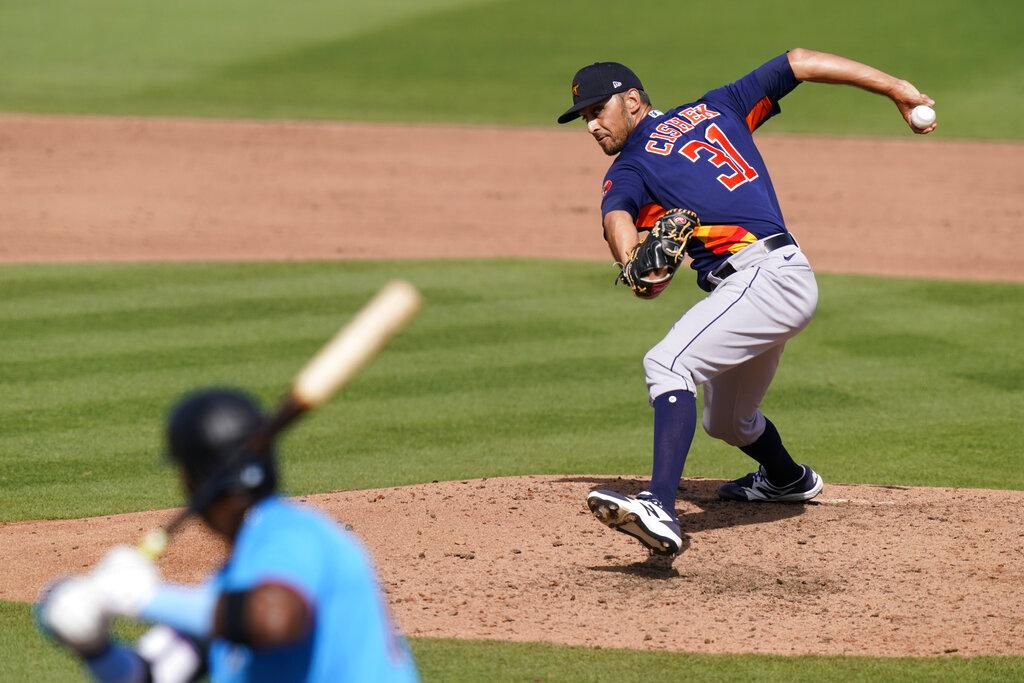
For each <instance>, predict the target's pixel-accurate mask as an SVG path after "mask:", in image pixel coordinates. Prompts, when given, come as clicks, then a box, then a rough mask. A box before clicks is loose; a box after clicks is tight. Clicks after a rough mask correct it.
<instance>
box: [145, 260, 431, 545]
mask: <svg viewBox="0 0 1024 683" xmlns="http://www.w3.org/2000/svg"><path fill="white" fill-rule="evenodd" d="M422 304H423V297H422V296H421V295H420V293H419V291H418V290H417V289H416V288H415V287H414V286H412V285H411V284H409V283H408V282H406V281H404V280H394V281H392V282H390V283H388V284H387V285H385V286H384V287H383V288H382V289H381V290H380V291H379V292H377V294H376V296H374V297H373V299H371V300H370V302H369V303H367V304H366V305H365V306H364V307H363V308H362V310H360V311H359V313H357V314H356V316H355V317H354V318H353V319H352V320H351V321H350V322H349V323H348V324H346V325H345V326H343V327H342V328H341V329H340V330H338V332H337V333H336V334H335V335H334V336H333V337H332V338H331V339H330V340H329V341H328V342H327V343H326V344H324V346H323V347H321V349H320V350H319V351H318V352H317V354H316V355H315V356H313V358H312V359H310V361H309V362H308V363H306V365H305V367H303V368H302V370H301V371H300V372H299V374H298V375H296V376H295V380H294V381H293V382H292V386H291V390H290V391H289V393H288V395H287V396H286V397H285V398H284V399H283V400H282V401H281V403H280V404H279V405H278V407H277V409H276V410H274V412H273V413H271V415H270V417H269V418H268V419H267V420H266V421H264V423H263V425H262V427H261V428H260V429H258V430H257V431H256V432H255V433H254V434H252V435H251V436H250V437H249V439H247V440H246V442H245V444H244V446H243V447H241V448H239V450H238V452H237V455H236V456H233V457H228V458H226V460H225V463H224V468H223V469H224V470H225V471H226V470H227V469H229V468H230V467H231V466H232V465H234V464H236V463H237V460H238V459H239V458H240V457H242V456H244V455H245V454H247V453H248V454H251V453H259V452H261V451H263V450H265V449H266V448H267V447H268V446H269V445H270V443H271V442H272V441H273V440H274V438H275V437H276V436H277V435H278V434H279V433H280V432H281V431H283V430H284V429H285V428H287V427H288V426H289V425H291V424H292V423H293V422H295V420H296V419H297V418H298V417H299V416H301V415H303V414H305V413H306V412H308V411H309V410H311V409H312V408H315V407H317V406H319V405H322V404H323V403H325V402H326V401H327V400H328V399H330V398H331V397H332V396H334V394H335V393H337V391H338V390H339V389H341V387H343V386H344V385H345V384H346V383H348V382H349V380H351V379H352V378H353V377H355V375H356V373H358V372H359V371H360V370H361V369H362V368H363V366H365V365H366V364H367V363H368V362H369V361H370V359H372V358H373V357H374V356H375V355H377V353H378V352H379V351H380V350H381V349H382V348H384V345H385V344H387V342H388V341H389V340H390V339H391V338H392V337H393V336H394V335H395V334H397V333H398V332H399V331H401V330H402V328H404V327H405V326H406V325H408V324H409V323H410V322H411V321H412V319H413V318H414V317H415V316H416V314H417V313H418V312H419V310H420V307H421V306H422ZM213 478H215V477H213ZM209 495H210V493H209V492H207V493H205V494H204V492H203V491H202V490H199V491H196V492H195V494H194V495H193V496H192V500H191V502H190V503H189V505H188V507H186V508H185V509H184V510H183V511H182V512H180V513H179V514H178V515H177V516H176V517H175V518H174V519H173V520H172V521H171V523H170V524H168V525H167V526H165V527H163V528H155V529H152V530H150V531H149V532H148V533H147V534H146V535H145V537H144V538H143V540H142V542H141V543H140V544H139V550H140V551H141V552H142V553H144V554H145V555H147V556H148V557H150V558H151V559H156V558H158V557H159V556H160V555H161V554H163V552H164V550H165V549H166V548H167V542H168V540H169V539H170V536H171V534H173V533H174V532H175V531H176V530H177V529H178V527H180V526H181V525H182V524H183V523H184V522H185V521H186V520H187V519H188V518H189V516H190V515H191V514H192V513H193V512H195V511H196V509H197V508H199V507H202V504H201V501H203V499H204V498H205V497H207V496H209ZM205 502H209V501H205ZM197 503H199V504H197Z"/></svg>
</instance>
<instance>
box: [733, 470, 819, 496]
mask: <svg viewBox="0 0 1024 683" xmlns="http://www.w3.org/2000/svg"><path fill="white" fill-rule="evenodd" d="M800 467H802V468H803V469H804V475H803V476H802V477H800V478H799V479H797V480H796V481H794V482H793V483H792V484H789V485H788V486H775V485H774V484H772V483H771V482H769V481H768V477H766V476H765V473H764V467H759V468H758V469H757V471H756V472H751V473H750V474H748V475H747V476H745V477H740V478H739V479H736V480H734V481H730V482H727V483H725V484H722V486H721V488H719V489H718V497H719V498H724V499H725V500H742V501H751V500H757V501H766V502H775V503H790V502H800V501H804V500H810V499H811V498H814V497H815V496H816V495H818V494H819V493H821V488H822V486H824V483H823V482H822V481H821V477H819V476H818V475H817V473H816V472H815V471H814V470H812V469H811V468H810V467H808V466H807V465H800Z"/></svg>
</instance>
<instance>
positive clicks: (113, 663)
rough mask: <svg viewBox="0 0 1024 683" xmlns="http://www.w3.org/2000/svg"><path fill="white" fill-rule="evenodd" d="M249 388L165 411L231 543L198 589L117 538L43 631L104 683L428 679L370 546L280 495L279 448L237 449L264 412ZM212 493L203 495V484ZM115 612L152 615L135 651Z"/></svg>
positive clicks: (43, 612)
mask: <svg viewBox="0 0 1024 683" xmlns="http://www.w3.org/2000/svg"><path fill="white" fill-rule="evenodd" d="M263 419H264V418H263V416H262V411H261V410H260V409H259V407H258V405H257V404H256V402H255V401H254V400H253V399H252V398H251V397H250V396H248V395H247V394H245V393H243V392H239V391H236V390H225V389H208V390H203V391H199V392H195V393H193V394H190V395H188V396H186V397H184V398H183V399H182V400H181V401H180V402H179V403H178V404H177V405H176V407H175V409H174V411H173V412H172V414H171V416H170V420H169V421H168V427H167V431H168V444H169V451H170V456H171V458H172V459H173V460H174V461H175V462H176V463H177V464H178V465H179V466H180V468H181V474H182V479H183V484H184V486H185V488H186V490H188V491H189V494H190V497H192V502H193V504H195V505H196V508H197V511H198V512H199V514H200V516H201V517H202V518H203V521H204V522H205V523H206V525H207V526H208V527H209V528H210V529H211V530H213V531H215V532H216V533H218V534H220V535H222V536H223V537H224V539H225V540H226V541H227V542H228V543H229V545H230V556H229V557H228V559H227V561H226V562H225V563H224V565H223V566H222V567H221V568H220V570H219V571H217V572H215V573H214V574H213V575H211V576H210V577H209V578H208V579H207V580H206V581H204V582H203V583H200V584H197V585H179V584H171V583H165V582H163V581H161V580H160V576H159V573H158V571H157V568H156V566H155V565H154V564H153V562H152V561H151V560H150V559H149V558H148V557H146V556H145V555H143V554H142V553H141V552H140V551H139V550H138V549H136V548H131V547H129V546H118V547H115V548H113V549H112V550H111V551H109V552H108V553H107V554H106V555H105V556H104V558H103V559H102V560H101V561H100V563H99V564H98V565H97V566H96V567H95V568H94V569H93V570H92V571H91V572H90V573H89V574H86V575H82V576H74V577H68V578H64V579H62V580H60V581H59V582H57V583H55V584H54V585H53V586H52V587H51V588H50V589H49V590H48V591H47V592H46V593H45V595H44V597H43V599H42V600H41V602H40V604H39V605H38V607H37V610H36V612H37V620H38V623H39V624H40V627H41V628H42V629H43V630H44V632H45V633H47V634H48V635H50V636H52V637H54V638H55V639H56V640H57V641H58V642H59V643H61V644H62V645H64V646H65V647H67V648H68V649H69V650H70V651H71V652H73V653H75V654H76V655H78V656H79V657H81V659H82V661H83V662H84V664H85V667H86V669H87V670H88V672H89V673H90V674H91V676H92V677H93V678H94V679H95V680H97V681H101V682H103V683H115V682H116V683H144V682H152V683H191V682H192V681H196V680H200V679H202V680H206V679H207V677H208V680H211V681H215V682H218V681H220V682H229V681H230V682H234V681H274V682H279V681H296V682H298V681H307V682H310V683H312V682H313V681H323V682H325V683H327V682H330V683H334V682H335V681H396V682H402V683H414V682H415V681H418V680H419V674H418V672H417V670H416V664H415V662H414V661H413V658H412V655H411V653H410V652H409V650H408V647H407V645H406V643H405V639H404V638H402V637H401V636H400V635H399V634H397V633H396V632H395V630H394V626H393V624H392V622H391V619H390V617H389V615H388V610H387V607H386V604H385V601H384V599H383V595H382V593H381V590H380V587H379V582H378V579H377V576H376V572H375V570H374V567H373V563H372V560H371V558H370V556H369V555H368V553H367V551H366V549H365V548H364V547H363V545H362V543H361V542H359V540H358V539H356V538H355V537H354V536H352V535H351V534H349V533H347V532H346V531H344V530H342V529H340V528H338V525H337V524H336V523H335V522H334V521H333V520H331V519H328V518H326V517H325V516H323V515H321V514H320V513H319V512H317V511H315V510H313V509H311V508H307V507H304V506H301V505H298V504H296V503H293V502H291V501H288V500H284V499H282V498H280V497H278V496H276V495H274V494H275V490H276V486H277V474H276V466H275V462H274V453H273V450H271V451H270V452H266V451H263V452H252V451H250V450H248V446H245V449H246V450H244V451H243V453H242V455H243V456H244V457H241V458H240V459H237V460H236V459H235V455H237V454H238V452H239V449H240V448H242V447H243V444H245V443H246V440H247V439H248V437H249V436H250V435H251V434H252V433H253V431H254V430H256V429H257V428H258V427H259V426H260V425H261V422H262V420H263ZM201 490H211V491H213V493H214V495H213V497H212V498H210V499H204V500H205V502H203V503H202V504H198V503H197V502H196V499H197V498H198V497H199V496H200V494H199V493H198V491H201ZM113 617H127V618H130V619H136V620H140V621H144V622H149V623H153V624H156V626H154V627H153V629H151V630H150V631H148V632H147V633H146V634H145V635H143V637H142V638H140V640H139V641H138V642H137V643H136V645H135V647H134V648H130V647H127V646H126V645H123V644H121V643H118V642H116V641H114V640H113V639H112V638H111V636H110V632H109V623H110V620H111V618H113Z"/></svg>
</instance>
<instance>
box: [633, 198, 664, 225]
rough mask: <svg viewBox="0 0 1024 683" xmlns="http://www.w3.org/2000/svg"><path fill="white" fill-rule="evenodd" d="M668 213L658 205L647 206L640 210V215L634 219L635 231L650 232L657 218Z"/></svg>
mask: <svg viewBox="0 0 1024 683" xmlns="http://www.w3.org/2000/svg"><path fill="white" fill-rule="evenodd" d="M667 211H668V209H666V208H665V207H663V206H659V205H658V204H648V205H646V206H645V207H644V208H642V209H640V215H639V216H637V217H636V229H637V230H650V229H651V228H653V227H654V224H655V223H656V222H657V221H658V219H659V218H661V217H662V216H664V215H665V213H666V212H667Z"/></svg>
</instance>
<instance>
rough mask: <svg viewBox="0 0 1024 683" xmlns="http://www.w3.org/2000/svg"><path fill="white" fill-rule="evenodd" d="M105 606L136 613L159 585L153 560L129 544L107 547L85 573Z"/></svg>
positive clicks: (117, 611) (123, 613) (129, 614)
mask: <svg viewBox="0 0 1024 683" xmlns="http://www.w3.org/2000/svg"><path fill="white" fill-rule="evenodd" d="M89 578H90V580H91V581H92V583H93V585H95V586H96V589H97V590H98V591H99V593H100V596H101V597H102V599H103V602H104V605H105V607H106V609H107V610H108V611H109V612H110V613H111V614H116V615H118V616H122V617H137V616H139V613H140V612H141V611H142V608H143V607H145V606H146V604H147V603H148V602H149V601H150V600H151V599H152V598H153V595H154V594H155V593H156V589H157V587H158V586H159V585H160V572H159V570H158V569H157V568H156V565H155V564H153V561H152V560H151V559H149V558H148V557H146V556H145V555H143V554H142V553H141V552H139V550H138V549H136V548H133V547H131V546H129V545H118V546H114V547H113V548H111V549H110V550H109V551H107V554H106V555H104V556H103V559H101V560H100V562H99V564H98V565H96V568H95V569H93V570H92V573H91V574H90V575H89Z"/></svg>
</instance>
